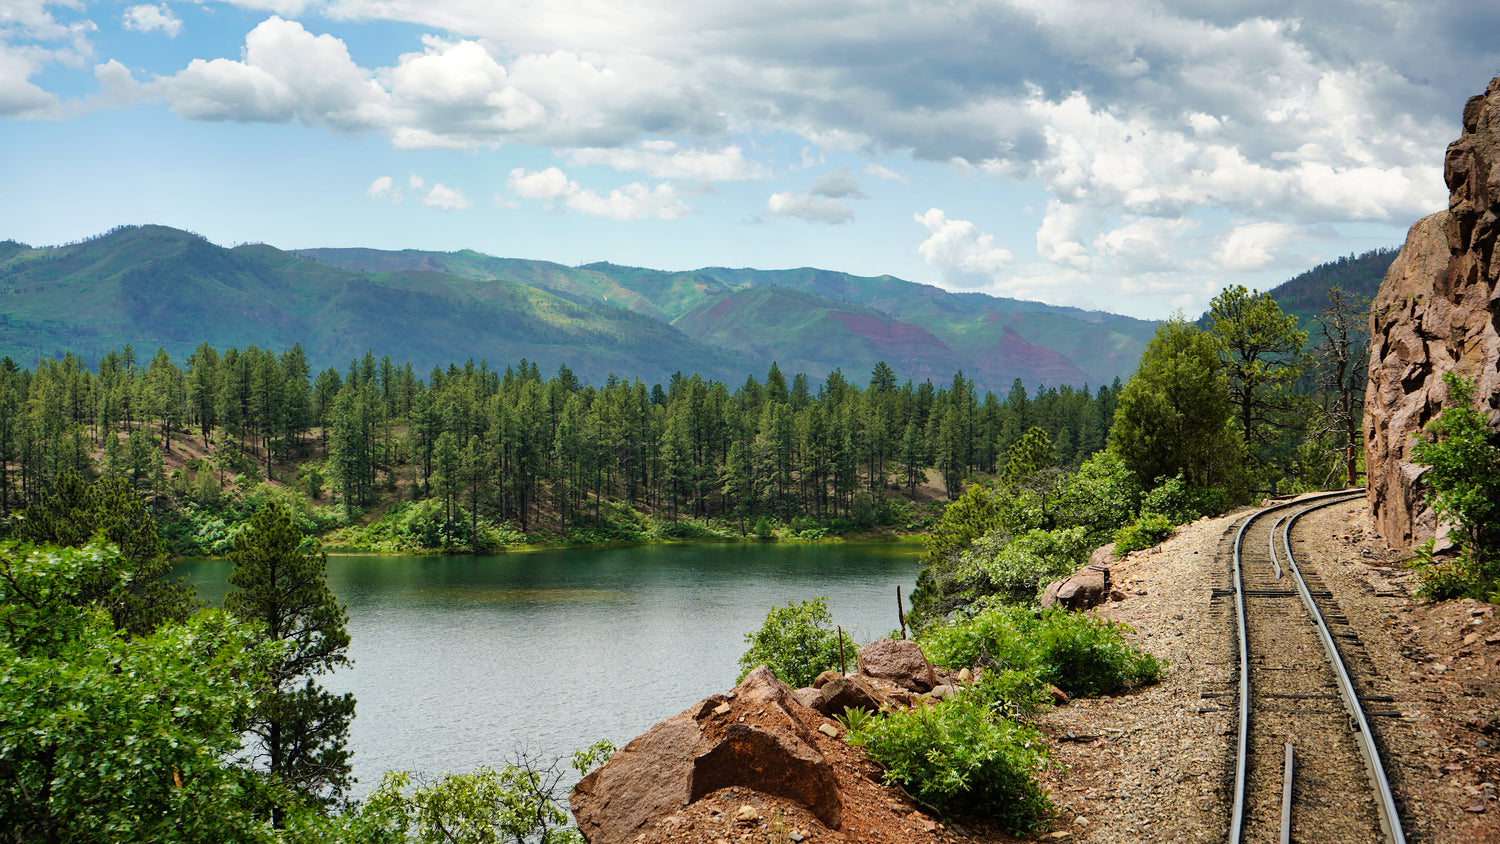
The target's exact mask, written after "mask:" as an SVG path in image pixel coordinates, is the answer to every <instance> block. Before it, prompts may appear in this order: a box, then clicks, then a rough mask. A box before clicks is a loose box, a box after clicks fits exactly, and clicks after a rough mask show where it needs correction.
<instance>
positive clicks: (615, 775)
mask: <svg viewBox="0 0 1500 844" xmlns="http://www.w3.org/2000/svg"><path fill="white" fill-rule="evenodd" d="M816 720H818V719H817V716H816V715H813V714H812V713H811V712H809V711H808V710H807V709H806V708H805V707H803V706H802V705H801V704H800V703H798V702H797V701H796V700H795V699H794V698H793V696H792V690H791V689H789V688H787V686H786V684H784V683H782V682H781V681H780V680H777V679H776V677H775V675H773V674H772V673H771V672H770V671H769V670H768V669H767V668H766V667H765V666H761V667H759V668H757V669H755V670H754V671H752V672H750V675H749V676H747V677H746V678H745V680H744V682H742V683H740V685H739V686H738V687H736V688H735V690H734V693H733V694H732V695H713V696H711V697H708V698H706V699H704V700H703V701H701V702H699V703H698V704H697V705H695V706H693V707H691V708H689V709H688V710H687V711H685V712H682V713H681V714H678V715H675V716H673V717H671V718H668V719H667V720H665V721H662V722H660V723H658V724H657V725H656V726H654V727H652V728H651V729H650V730H647V731H646V732H645V733H643V734H642V735H640V736H639V737H637V738H636V739H635V740H634V741H632V742H630V743H629V744H627V745H625V747H623V748H621V749H620V751H619V752H618V753H616V754H615V755H614V757H613V758H611V759H610V760H609V762H608V763H606V764H605V765H604V766H603V767H601V768H599V770H597V771H594V772H593V773H591V774H589V775H588V776H586V777H584V778H583V779H582V780H581V781H580V782H579V783H578V785H577V786H576V787H575V788H574V789H573V794H572V796H571V797H570V798H569V801H568V802H569V805H570V807H571V808H572V810H573V816H574V818H575V819H577V821H578V829H579V831H580V832H582V833H583V836H584V838H585V839H587V840H588V841H589V842H590V844H628V842H631V841H634V840H635V837H636V836H637V835H638V834H639V833H640V831H641V830H642V829H643V828H645V827H646V825H647V824H649V823H651V822H652V821H654V820H656V819H658V818H660V817H662V816H664V815H669V814H671V813H673V812H676V811H677V810H679V809H681V808H682V807H684V806H686V805H688V804H689V803H692V802H694V801H696V800H698V799H700V798H702V797H703V796H705V795H707V794H711V793H713V792H715V791H717V790H719V789H721V788H726V787H729V786H744V787H746V788H750V789H753V790H755V791H758V792H761V793H763V794H773V795H777V796H780V797H785V798H787V799H789V800H793V801H795V802H797V803H799V804H801V805H803V806H805V807H807V809H808V810H809V811H811V812H812V813H813V814H814V815H815V816H816V817H817V818H818V820H820V821H821V822H822V823H823V824H824V825H826V826H827V827H829V828H830V829H838V828H839V826H840V819H841V818H840V815H841V812H842V807H843V801H842V798H841V797H840V793H839V788H838V782H837V780H836V778H835V776H834V773H833V767H832V765H830V764H829V762H828V760H827V759H826V758H824V756H823V755H822V754H821V753H820V752H818V750H817V748H816V746H815V743H814V741H813V737H812V734H811V732H810V731H809V728H808V726H807V725H808V724H809V723H814V722H815V721H816Z"/></svg>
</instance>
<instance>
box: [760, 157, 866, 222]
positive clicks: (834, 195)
mask: <svg viewBox="0 0 1500 844" xmlns="http://www.w3.org/2000/svg"><path fill="white" fill-rule="evenodd" d="M868 198H869V197H868V196H866V195H865V192H864V189H863V188H862V186H861V185H860V183H859V180H858V179H856V178H854V176H853V175H852V174H851V173H850V172H849V168H848V167H847V166H845V167H838V168H836V169H833V170H830V171H828V172H827V173H824V174H823V175H822V176H819V177H818V178H817V180H816V181H814V182H813V184H812V187H811V188H809V189H808V190H807V191H805V192H802V193H796V192H792V191H782V192H779V193H775V194H772V195H771V198H770V199H769V200H767V201H766V213H767V214H770V215H772V216H777V217H800V218H802V219H804V220H807V221H809V222H813V223H827V224H829V225H838V224H839V223H847V222H849V221H850V220H852V219H854V208H853V206H851V205H850V204H849V203H847V202H845V201H844V200H845V199H868Z"/></svg>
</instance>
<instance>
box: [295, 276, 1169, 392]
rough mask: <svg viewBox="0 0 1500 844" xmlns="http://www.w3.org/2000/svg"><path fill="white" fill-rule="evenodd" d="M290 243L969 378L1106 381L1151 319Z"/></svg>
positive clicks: (848, 365) (790, 367)
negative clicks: (516, 284) (515, 284)
mask: <svg viewBox="0 0 1500 844" xmlns="http://www.w3.org/2000/svg"><path fill="white" fill-rule="evenodd" d="M297 254H299V255H302V256H306V257H309V258H314V259H316V260H318V261H320V262H323V263H326V264H330V265H333V266H338V267H344V268H348V269H355V270H362V271H390V270H393V269H413V270H416V269H428V270H439V271H442V272H449V273H457V274H460V275H466V276H469V277H470V278H473V279H475V280H491V279H501V278H505V279H510V280H513V281H518V282H521V283H523V284H528V285H534V286H537V287H541V288H544V289H546V290H548V291H550V292H553V293H555V294H557V295H559V296H562V297H565V298H568V299H571V300H573V301H576V302H581V303H582V302H588V303H593V304H599V305H609V306H612V307H618V308H624V309H628V310H631V311H634V312H636V313H639V314H643V315H648V316H652V317H655V318H657V319H661V320H663V321H668V322H670V323H671V325H672V326H673V327H674V328H677V329H678V330H680V331H682V332H683V333H684V334H685V335H687V336H688V337H691V338H694V339H697V340H701V341H703V342H705V343H707V344H709V345H711V346H714V347H716V348H722V349H725V350H728V351H732V352H737V353H740V354H743V355H748V356H750V357H752V358H755V359H758V360H760V361H761V362H762V369H761V370H760V372H761V373H763V372H764V367H765V366H768V365H769V363H770V362H771V361H777V362H778V363H779V364H780V365H781V367H782V369H784V370H786V371H789V372H807V373H809V374H811V375H813V376H814V377H818V376H821V375H823V374H825V373H827V372H830V371H832V370H833V369H835V368H841V369H842V370H843V371H844V373H845V374H846V375H850V376H860V375H863V374H865V373H868V372H869V371H870V370H871V369H872V368H873V367H874V365H875V364H876V363H877V362H879V361H882V360H884V361H886V362H887V363H889V364H890V365H891V366H892V367H894V368H895V370H896V371H897V372H898V373H900V375H901V377H902V378H914V379H916V380H917V381H922V380H924V379H927V378H932V379H935V380H946V379H948V378H951V377H952V374H953V372H954V371H956V370H960V369H961V370H963V371H964V373H965V375H967V376H968V377H970V378H972V379H973V380H974V381H975V383H976V384H977V385H978V386H980V387H981V388H985V389H990V390H1004V389H1008V388H1009V387H1010V385H1011V383H1012V382H1013V381H1014V380H1015V379H1017V378H1020V379H1021V380H1022V381H1023V382H1024V383H1026V384H1027V385H1028V386H1033V387H1034V386H1036V385H1038V384H1048V385H1054V386H1056V385H1062V384H1072V385H1074V386H1078V385H1082V384H1085V383H1087V384H1092V385H1094V386H1099V385H1101V384H1108V383H1110V382H1112V381H1113V380H1114V379H1115V378H1121V379H1128V378H1129V377H1130V374H1131V373H1132V372H1133V371H1134V370H1135V365H1136V362H1137V361H1138V360H1139V359H1140V355H1141V351H1142V350H1143V349H1144V348H1145V345H1146V342H1147V341H1149V340H1150V339H1151V336H1152V335H1153V334H1154V333H1155V330H1156V323H1155V322H1151V321H1147V320H1137V319H1131V318H1129V317H1122V316H1117V315H1115V314H1107V313H1102V312H1098V311H1084V310H1079V309H1077V308H1063V307H1056V306H1053V305H1044V304H1041V303H1039V302H1023V301H1019V300H1015V299H1003V298H997V297H994V296H986V295H984V294H979V293H962V294H959V293H950V292H948V291H946V290H942V289H941V288H938V287H934V286H932V285H925V284H916V283H913V282H910V281H903V280H902V279H899V278H896V277H894V276H875V277H866V276H854V275H849V274H848V273H840V272H833V271H830V270H819V269H814V268H810V267H803V268H799V269H791V270H751V269H728V268H725V267H705V268H703V269H698V270H692V271H687V272H669V271H662V270H652V269H645V268H641V267H624V266H619V265H616V264H609V263H598V264H588V265H586V266H582V267H576V268H569V267H563V266H560V265H557V264H550V263H547V262H543V261H524V260H516V259H506V258H491V257H488V256H484V255H480V254H479V253H475V252H422V251H416V250H405V251H401V252H383V251H379V250H372V249H308V250H302V251H300V252H298V253H297Z"/></svg>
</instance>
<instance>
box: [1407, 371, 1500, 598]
mask: <svg viewBox="0 0 1500 844" xmlns="http://www.w3.org/2000/svg"><path fill="white" fill-rule="evenodd" d="M1443 382H1444V383H1445V384H1447V385H1448V401H1447V402H1446V403H1445V404H1446V406H1445V407H1444V408H1443V412H1442V413H1441V414H1440V415H1439V416H1438V417H1437V418H1436V419H1434V420H1432V421H1431V422H1429V423H1427V426H1426V429H1425V430H1426V432H1427V433H1428V434H1429V435H1431V436H1432V437H1433V439H1432V440H1430V441H1429V440H1419V441H1418V442H1417V443H1416V444H1415V446H1414V447H1413V448H1412V461H1413V462H1415V463H1417V464H1418V465H1421V466H1427V467H1429V471H1428V472H1427V473H1426V474H1425V475H1423V477H1422V480H1423V482H1424V483H1425V484H1426V486H1427V488H1428V490H1429V492H1428V493H1427V503H1428V504H1429V505H1430V506H1431V507H1432V509H1433V511H1434V512H1436V513H1437V516H1438V518H1439V520H1441V521H1442V522H1444V523H1447V524H1449V525H1452V529H1451V530H1450V532H1449V534H1448V536H1449V538H1450V539H1451V540H1452V541H1453V543H1454V545H1455V546H1456V547H1457V551H1458V554H1457V556H1456V557H1455V558H1454V559H1453V560H1451V561H1445V562H1435V561H1434V560H1433V559H1432V553H1431V550H1430V548H1429V550H1428V551H1427V553H1426V555H1425V556H1424V555H1421V554H1419V555H1418V557H1417V561H1416V564H1417V566H1418V567H1419V569H1420V570H1421V572H1422V580H1423V586H1422V590H1423V593H1424V594H1425V595H1427V596H1428V597H1431V598H1433V599H1435V600H1436V599H1438V596H1439V595H1443V596H1447V597H1453V596H1456V595H1458V594H1464V595H1470V596H1472V597H1475V598H1481V599H1485V600H1492V601H1493V600H1497V599H1500V433H1497V432H1496V431H1494V430H1491V429H1490V427H1489V425H1488V423H1487V422H1486V420H1485V417H1484V415H1483V414H1481V413H1480V412H1479V411H1478V410H1475V409H1474V406H1473V405H1474V383H1473V382H1472V381H1470V380H1468V379H1466V378H1462V377H1460V376H1458V375H1456V374H1454V373H1452V372H1449V373H1446V374H1444V375H1443Z"/></svg>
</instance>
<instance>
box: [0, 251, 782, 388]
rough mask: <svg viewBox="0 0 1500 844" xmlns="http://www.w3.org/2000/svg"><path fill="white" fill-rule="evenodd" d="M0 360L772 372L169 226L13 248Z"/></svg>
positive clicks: (515, 293)
mask: <svg viewBox="0 0 1500 844" xmlns="http://www.w3.org/2000/svg"><path fill="white" fill-rule="evenodd" d="M0 256H4V257H0V355H9V356H11V357H13V358H15V359H16V360H18V361H20V362H22V363H23V365H28V366H29V365H31V364H32V363H34V361H35V360H36V358H38V357H50V356H54V355H60V354H62V353H63V352H64V351H72V352H75V353H77V354H79V355H81V356H82V357H83V358H84V359H85V360H87V361H89V362H92V361H93V360H94V359H96V358H97V357H98V356H99V355H101V354H103V353H104V352H106V351H108V350H110V349H115V348H120V347H122V346H124V345H125V344H126V343H133V344H134V345H135V346H136V347H137V349H138V350H141V351H146V350H154V349H155V348H156V347H157V346H162V347H164V348H166V350H167V351H168V352H169V353H170V354H172V355H173V356H174V357H178V358H181V357H184V356H186V355H187V354H189V353H191V352H192V350H193V349H194V348H196V347H197V346H198V345H199V344H200V343H204V342H207V343H210V344H212V345H214V346H218V347H228V346H246V345H250V344H255V345H258V346H261V347H264V348H269V349H273V350H280V349H284V348H287V347H290V346H291V345H292V344H294V343H301V344H302V346H303V348H304V350H305V351H306V353H307V356H308V359H309V361H310V362H311V363H312V364H313V365H314V366H315V367H318V368H322V367H327V366H338V367H342V366H344V365H346V364H347V363H348V362H349V361H350V360H351V359H352V358H354V357H357V356H359V355H361V354H363V353H364V352H365V351H366V350H368V349H378V350H382V351H383V352H385V353H388V354H390V355H391V357H392V359H393V360H395V361H396V362H397V363H405V362H411V363H412V364H414V365H415V366H417V367H419V368H420V369H422V370H423V371H425V370H426V369H429V368H431V367H433V366H438V365H443V366H446V365H447V364H449V363H453V362H460V363H461V362H463V361H465V360H469V359H474V360H476V361H477V360H480V359H486V360H488V361H489V362H490V363H491V364H492V365H494V366H497V367H502V366H504V365H507V364H510V363H514V362H515V361H518V360H520V359H521V358H523V357H525V358H529V359H530V360H532V361H535V362H537V363H538V364H539V365H540V366H544V367H546V368H547V369H549V370H555V369H556V368H557V366H558V365H560V364H563V363H567V364H568V366H569V367H571V368H572V369H573V370H574V371H575V372H577V373H578V374H579V375H580V376H581V377H584V378H588V379H590V380H593V381H596V382H602V381H603V380H604V378H605V377H606V376H607V375H608V374H609V373H610V372H615V373H618V374H621V375H625V376H629V377H640V378H641V379H643V380H647V381H650V382H656V381H665V380H666V379H668V378H669V377H670V376H671V374H672V373H673V372H676V371H678V370H681V369H692V370H695V371H698V372H700V373H703V374H704V375H705V376H706V377H714V378H720V379H729V378H733V377H735V376H740V377H743V376H742V373H743V372H745V371H749V370H752V369H754V368H755V367H757V366H759V362H758V361H753V360H750V359H747V358H745V357H743V356H741V355H739V354H737V353H735V352H732V351H725V350H721V349H715V348H712V347H709V346H705V345H704V344H702V343H699V342H697V341H694V340H692V339H690V338H688V337H686V336H684V335H683V334H682V333H681V332H679V331H676V330H674V329H673V328H671V327H670V326H668V325H666V324H665V323H663V322H661V321H660V320H657V319H653V318H651V317H648V316H643V315H641V314H637V313H633V312H631V311H627V310H621V309H619V308H612V307H607V306H604V305H597V304H592V303H588V302H579V301H574V300H571V299H567V298H563V297H561V296H559V295H556V294H553V293H551V292H549V291H548V290H546V289H543V288H541V287H533V286H529V285H526V284H522V283H519V282H515V281H510V280H505V279H494V280H490V281H484V282H479V281H476V280H475V279H472V278H468V277H464V276H459V275H451V274H445V273H441V272H431V271H421V270H415V269H411V270H407V269H402V270H395V271H381V272H359V271H354V270H348V269H343V268H339V267H333V266H328V265H326V264H322V263H319V262H317V261H313V260H310V259H307V258H303V257H300V256H298V255H296V254H294V253H290V252H283V251H281V250H279V249H275V248H272V247H269V246H241V247H237V248H235V249H224V248H222V247H219V246H215V245H213V244H211V243H209V242H208V241H206V240H204V239H203V238H201V237H198V236H197V235H192V234H188V233H187V232H182V231H178V230H176V229H171V228H166V227H164V226H141V227H129V228H121V229H116V230H115V231H113V232H111V233H109V234H107V235H104V236H101V237H98V238H94V239H92V240H89V241H85V242H83V243H79V244H73V245H69V246H63V247H56V248H50V249H30V248H27V247H24V246H21V245H19V244H11V243H7V244H6V245H4V246H0Z"/></svg>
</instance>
